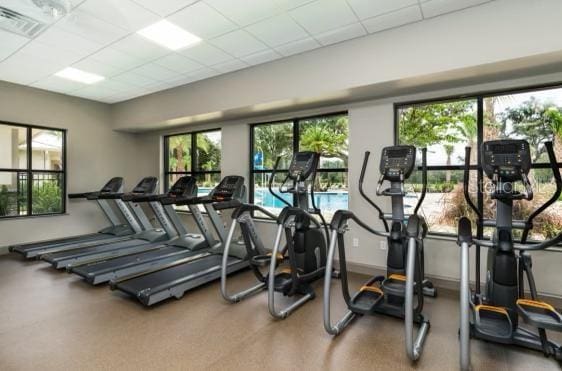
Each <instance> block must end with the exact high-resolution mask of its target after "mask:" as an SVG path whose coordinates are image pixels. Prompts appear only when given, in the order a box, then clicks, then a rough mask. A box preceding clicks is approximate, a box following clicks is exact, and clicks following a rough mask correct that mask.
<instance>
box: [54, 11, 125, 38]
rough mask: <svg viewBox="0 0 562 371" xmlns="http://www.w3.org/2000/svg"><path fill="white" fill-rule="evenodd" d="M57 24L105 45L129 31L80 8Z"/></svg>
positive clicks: (68, 30)
mask: <svg viewBox="0 0 562 371" xmlns="http://www.w3.org/2000/svg"><path fill="white" fill-rule="evenodd" d="M56 26H57V27H58V28H61V29H63V30H64V31H67V32H71V33H73V34H76V35H79V36H82V37H83V38H85V39H88V40H92V41H94V42H97V43H100V44H104V45H107V44H109V43H112V42H114V41H116V40H118V39H120V38H122V37H124V36H125V35H127V34H128V33H129V31H127V30H126V29H124V28H121V27H117V26H115V25H113V24H111V23H108V22H105V21H103V20H101V19H99V18H96V17H93V16H91V15H90V14H88V13H86V12H84V11H82V10H80V8H78V9H77V10H76V11H73V12H72V13H70V14H69V15H68V16H67V17H65V18H63V19H61V20H60V21H58V22H57V24H56Z"/></svg>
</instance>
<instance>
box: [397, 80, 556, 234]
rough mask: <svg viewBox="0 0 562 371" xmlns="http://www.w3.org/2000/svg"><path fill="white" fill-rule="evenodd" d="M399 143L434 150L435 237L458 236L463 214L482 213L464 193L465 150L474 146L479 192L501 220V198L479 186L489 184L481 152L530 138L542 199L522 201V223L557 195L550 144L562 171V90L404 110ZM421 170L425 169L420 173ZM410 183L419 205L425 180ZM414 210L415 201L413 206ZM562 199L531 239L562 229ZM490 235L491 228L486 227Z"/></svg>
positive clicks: (428, 210)
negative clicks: (499, 142)
mask: <svg viewBox="0 0 562 371" xmlns="http://www.w3.org/2000/svg"><path fill="white" fill-rule="evenodd" d="M396 118H397V138H396V139H397V142H398V143H401V144H412V145H415V146H417V147H418V148H422V147H427V149H428V169H429V171H428V194H427V196H426V199H425V201H424V204H423V205H422V212H423V214H424V216H425V217H426V219H427V221H428V224H429V226H430V231H431V232H433V233H445V234H455V233H456V224H457V221H458V219H459V218H460V217H461V216H464V215H468V216H469V217H471V218H472V219H473V221H474V220H475V215H473V213H472V212H471V211H470V210H469V209H468V207H467V205H466V202H465V199H464V196H463V185H462V181H463V166H464V147H466V146H470V147H472V153H471V159H470V163H471V168H472V169H473V173H472V174H471V187H470V192H471V193H472V197H473V200H474V201H475V202H476V201H477V202H478V204H479V207H480V208H481V209H482V210H483V212H484V217H485V218H494V217H495V209H496V208H495V201H494V200H491V199H490V196H489V194H488V193H487V192H485V191H484V192H477V188H478V187H477V186H476V185H477V184H478V183H477V182H478V181H480V180H482V181H483V182H484V186H485V187H484V190H486V189H488V188H487V187H486V184H489V180H487V178H486V177H485V176H483V175H482V174H481V173H480V172H478V171H477V168H478V164H479V156H478V149H479V147H480V145H481V143H482V142H484V141H487V140H494V139H502V138H511V139H525V140H527V141H528V142H529V144H530V146H531V155H532V158H533V162H534V165H533V169H532V170H531V174H530V178H531V181H532V182H533V188H534V190H535V197H534V199H533V200H532V201H515V203H514V211H515V214H514V218H515V219H525V218H527V217H528V216H529V214H530V213H531V212H532V211H533V210H535V209H536V208H537V207H538V206H540V205H542V204H543V203H544V202H545V201H546V200H547V199H549V198H550V197H551V196H552V195H553V193H554V190H555V186H554V183H553V177H552V172H551V170H550V168H549V166H548V155H547V153H546V149H545V146H544V142H546V141H553V142H554V150H555V154H556V157H557V161H558V165H559V167H562V163H561V162H562V88H560V87H555V88H552V87H549V88H541V89H532V90H531V89H527V90H518V91H510V92H499V93H490V94H480V95H474V96H472V97H469V98H463V99H454V100H446V101H436V102H422V103H413V104H400V105H397V106H396ZM417 173H419V172H417ZM417 173H414V175H413V176H412V177H411V178H410V179H409V190H410V192H409V197H411V198H412V202H411V204H415V202H414V201H415V200H416V197H417V195H419V190H420V188H421V185H420V183H421V176H420V175H419V174H417ZM406 204H407V205H410V203H409V202H406ZM560 215H562V200H559V201H558V202H556V203H555V204H554V205H552V206H551V207H549V208H548V209H547V210H546V211H545V212H543V213H542V214H541V215H540V216H539V217H538V218H537V219H535V223H534V228H533V231H532V232H531V235H530V238H532V239H536V240H540V239H544V238H548V237H553V236H554V235H555V234H556V233H557V232H558V231H560V230H561V229H562V217H561V216H560ZM484 233H485V234H486V235H489V234H490V233H491V230H485V231H484Z"/></svg>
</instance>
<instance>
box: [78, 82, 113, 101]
mask: <svg viewBox="0 0 562 371" xmlns="http://www.w3.org/2000/svg"><path fill="white" fill-rule="evenodd" d="M117 93H118V92H116V91H115V90H112V89H109V88H106V87H102V86H98V85H90V86H87V87H85V88H82V89H80V90H76V91H74V92H72V95H75V96H77V97H82V98H86V99H93V100H101V99H103V98H106V97H110V96H113V95H115V94H117Z"/></svg>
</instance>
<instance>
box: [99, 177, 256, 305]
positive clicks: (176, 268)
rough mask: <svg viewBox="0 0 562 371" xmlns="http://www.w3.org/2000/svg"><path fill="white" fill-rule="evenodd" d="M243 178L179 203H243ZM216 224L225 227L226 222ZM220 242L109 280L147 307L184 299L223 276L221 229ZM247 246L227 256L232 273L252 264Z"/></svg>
mask: <svg viewBox="0 0 562 371" xmlns="http://www.w3.org/2000/svg"><path fill="white" fill-rule="evenodd" d="M244 193H245V186H244V178H243V177H240V176H227V177H225V178H223V179H222V180H221V182H220V184H219V185H218V186H217V187H216V188H215V189H214V190H213V191H212V192H211V193H210V194H209V196H206V197H197V198H194V199H185V200H176V201H175V204H176V205H197V204H202V205H206V206H208V207H214V208H215V209H216V210H226V209H232V208H236V207H238V206H240V204H241V202H240V201H238V200H237V199H236V195H240V194H244ZM213 225H214V226H216V227H217V226H218V228H219V229H220V228H222V229H223V230H224V224H223V223H222V221H221V223H220V224H217V223H216V221H213ZM219 236H220V238H221V243H220V244H219V245H217V246H214V247H212V248H210V249H207V250H202V251H197V252H196V253H195V254H190V255H189V256H185V257H184V258H181V259H178V260H176V261H174V262H171V263H169V264H164V265H162V266H159V267H157V268H155V269H153V270H151V271H149V272H145V273H143V274H133V275H131V276H128V277H123V278H121V279H117V280H112V281H110V287H111V289H112V290H119V291H122V292H125V293H127V294H129V295H131V296H133V297H135V298H137V299H138V300H139V301H140V302H141V303H142V304H144V305H145V306H151V305H154V304H156V303H159V302H161V301H163V300H166V299H168V298H172V297H175V298H176V299H179V298H181V297H182V296H183V295H184V294H185V292H186V291H188V290H191V289H193V288H195V287H199V286H201V285H203V284H206V283H208V282H212V281H215V280H217V279H219V278H220V276H221V264H222V253H223V247H224V243H225V239H226V230H224V234H223V233H222V232H219ZM246 256H247V255H246V247H245V245H244V243H242V242H236V243H235V244H233V245H232V249H231V253H230V256H229V257H228V268H227V272H228V273H233V272H236V271H239V270H242V269H245V268H247V267H248V266H249V264H248V260H247V257H246Z"/></svg>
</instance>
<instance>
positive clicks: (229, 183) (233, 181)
mask: <svg viewBox="0 0 562 371" xmlns="http://www.w3.org/2000/svg"><path fill="white" fill-rule="evenodd" d="M237 181H238V178H228V181H227V182H226V184H228V185H233V184H236V182H237Z"/></svg>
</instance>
